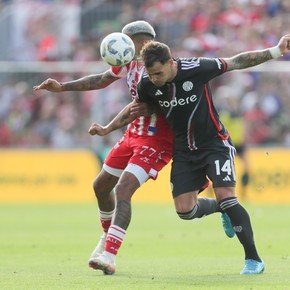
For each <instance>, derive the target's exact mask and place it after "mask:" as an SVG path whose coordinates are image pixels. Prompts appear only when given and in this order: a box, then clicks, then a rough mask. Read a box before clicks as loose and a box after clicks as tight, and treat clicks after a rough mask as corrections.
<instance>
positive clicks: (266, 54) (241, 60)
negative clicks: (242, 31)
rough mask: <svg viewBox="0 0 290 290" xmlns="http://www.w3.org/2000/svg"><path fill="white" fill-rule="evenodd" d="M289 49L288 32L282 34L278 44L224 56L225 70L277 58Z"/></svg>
mask: <svg viewBox="0 0 290 290" xmlns="http://www.w3.org/2000/svg"><path fill="white" fill-rule="evenodd" d="M289 51H290V34H287V35H285V36H283V37H282V38H281V39H280V41H279V43H278V45H277V46H275V47H271V48H268V49H264V50H255V51H248V52H243V53H240V54H238V55H235V56H233V57H231V58H224V60H225V62H226V63H227V66H228V68H227V70H228V71H230V70H235V69H244V68H248V67H251V66H255V65H258V64H261V63H264V62H266V61H268V60H271V59H274V58H279V57H280V56H283V55H284V54H286V53H288V52H289Z"/></svg>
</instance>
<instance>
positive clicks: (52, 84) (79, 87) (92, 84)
mask: <svg viewBox="0 0 290 290" xmlns="http://www.w3.org/2000/svg"><path fill="white" fill-rule="evenodd" d="M118 79H119V78H118V77H114V76H113V75H112V74H111V73H110V71H109V70H108V71H106V72H104V73H101V74H95V75H89V76H85V77H83V78H80V79H77V80H74V81H70V82H65V83H60V82H58V81H57V80H55V79H50V78H49V79H47V80H45V81H44V82H42V83H41V84H40V85H37V86H34V87H33V90H34V91H38V90H47V91H50V92H55V93H59V92H65V91H89V90H98V89H102V88H105V87H107V86H108V85H110V84H111V83H113V82H114V81H116V80H118Z"/></svg>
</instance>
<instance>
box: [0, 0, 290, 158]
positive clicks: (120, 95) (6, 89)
mask: <svg viewBox="0 0 290 290" xmlns="http://www.w3.org/2000/svg"><path fill="white" fill-rule="evenodd" d="M8 2H10V3H11V2H13V1H1V6H2V8H3V5H5V4H6V5H7V3H8ZM33 2H37V1H33ZM38 2H42V3H46V5H47V3H48V2H49V3H52V2H58V3H59V2H61V1H38ZM63 2H67V3H69V2H70V3H74V4H76V3H77V4H78V5H79V7H80V11H81V12H80V21H79V26H80V27H79V31H80V34H79V35H78V36H77V37H76V36H74V37H72V38H71V39H69V40H68V41H69V43H68V44H67V46H66V49H65V50H63V49H60V46H61V45H63V39H60V38H59V37H58V35H57V32H56V31H54V30H53V29H55V27H54V26H53V25H52V23H50V25H48V22H49V21H48V19H49V18H47V15H45V14H41V13H40V15H39V14H38V15H37V17H36V18H35V19H30V24H29V23H28V26H27V30H28V34H29V38H30V40H31V42H30V47H28V48H27V49H31V52H32V53H30V54H28V53H27V52H26V54H25V55H26V56H27V55H29V60H34V61H63V60H66V61H81V62H86V61H97V60H100V55H99V45H100V42H101V40H102V39H103V37H104V36H105V35H106V34H108V33H110V32H113V31H120V29H121V28H122V26H124V25H125V24H126V23H128V22H130V21H134V20H136V19H144V20H147V21H149V22H150V23H151V24H152V25H153V26H154V28H155V29H156V32H157V39H158V40H160V41H163V42H165V43H167V44H169V46H170V47H171V48H172V51H173V55H174V56H182V57H187V56H205V57H229V56H232V55H234V54H237V53H239V52H242V51H247V50H255V49H264V48H266V47H270V46H274V45H276V44H277V43H278V41H279V39H280V37H281V36H282V35H284V34H286V33H289V32H290V31H289V27H290V19H289V13H290V1H289V0H231V1H230V0H195V1H192V0H171V1H169V0H145V1H133V0H132V1H114V0H112V1H63ZM117 4H118V5H117ZM0 12H1V10H0ZM106 15H107V17H105V16H106ZM88 19H91V21H90V22H88ZM11 59H14V60H15V61H16V60H19V54H18V55H14V56H13V55H12V56H11ZM283 60H290V55H288V56H285V57H284V58H283ZM96 66H97V63H96ZM96 71H97V69H96ZM82 76H83V75H81V74H79V73H78V74H77V73H71V74H60V73H55V74H44V73H42V74H38V75H37V76H33V78H31V79H28V80H26V79H17V77H15V76H12V77H11V75H9V76H6V77H5V75H3V74H2V75H0V84H1V87H0V146H1V147H51V148H75V147H95V150H96V151H97V152H98V153H99V154H100V155H102V156H103V155H105V152H106V151H107V149H108V148H110V147H111V146H112V145H113V144H114V142H115V141H116V138H118V137H119V136H120V134H121V132H117V133H115V134H113V135H112V136H109V137H107V138H99V137H94V138H92V137H90V136H89V135H88V133H87V130H88V127H89V125H90V123H91V122H92V121H97V122H100V123H103V124H104V123H106V122H108V121H109V120H110V119H111V118H112V117H113V116H114V115H115V114H116V113H117V112H118V111H119V110H120V109H121V108H122V107H123V106H124V105H125V104H127V103H128V102H129V100H130V99H129V98H128V91H127V89H126V85H125V83H124V81H120V82H117V83H116V85H114V86H112V87H111V88H109V89H107V90H101V91H94V92H83V93H81V92H73V93H63V94H53V93H48V92H41V93H38V94H34V93H33V91H32V86H33V85H35V84H37V83H38V82H40V81H42V80H44V79H46V78H47V77H55V78H56V79H58V80H59V81H64V80H71V79H75V78H79V77H82ZM289 80H290V71H289V72H278V73H277V72H276V73H275V72H262V73H259V72H247V73H246V72H243V73H240V72H233V73H229V74H226V75H224V76H221V77H219V78H217V79H215V80H214V82H213V83H212V87H213V88H214V90H215V91H216V93H215V95H216V101H217V105H218V108H219V109H220V110H227V111H228V113H229V114H233V115H236V114H240V116H241V118H242V119H243V121H244V122H245V126H246V128H247V129H246V132H247V133H246V135H245V142H246V143H248V144H249V145H258V146H261V145H279V146H289V147H290V117H289V116H290V96H289V95H290V82H289ZM36 82H37V83H36ZM234 103H237V104H239V105H238V106H236V105H234ZM232 108H235V109H234V110H233V109H232ZM237 108H238V110H237Z"/></svg>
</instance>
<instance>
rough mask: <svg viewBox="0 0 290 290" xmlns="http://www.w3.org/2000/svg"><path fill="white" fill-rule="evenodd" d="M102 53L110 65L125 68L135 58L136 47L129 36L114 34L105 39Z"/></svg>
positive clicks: (101, 47) (101, 48)
mask: <svg viewBox="0 0 290 290" xmlns="http://www.w3.org/2000/svg"><path fill="white" fill-rule="evenodd" d="M100 53H101V56H102V59H103V60H104V61H105V62H107V63H108V64H109V65H112V66H124V65H126V64H127V63H129V62H130V61H131V60H132V59H133V58H134V55H135V45H134V43H133V41H132V39H131V38H130V37H129V36H128V35H126V34H124V33H121V32H114V33H111V34H109V35H107V36H106V37H105V38H104V39H103V41H102V43H101V46H100Z"/></svg>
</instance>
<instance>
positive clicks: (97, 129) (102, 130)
mask: <svg viewBox="0 0 290 290" xmlns="http://www.w3.org/2000/svg"><path fill="white" fill-rule="evenodd" d="M88 132H89V133H90V134H91V135H92V136H93V135H99V136H105V135H107V134H108V133H109V132H108V130H107V129H106V127H104V126H101V125H100V124H97V123H93V124H92V125H91V127H90V129H89V131H88Z"/></svg>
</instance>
